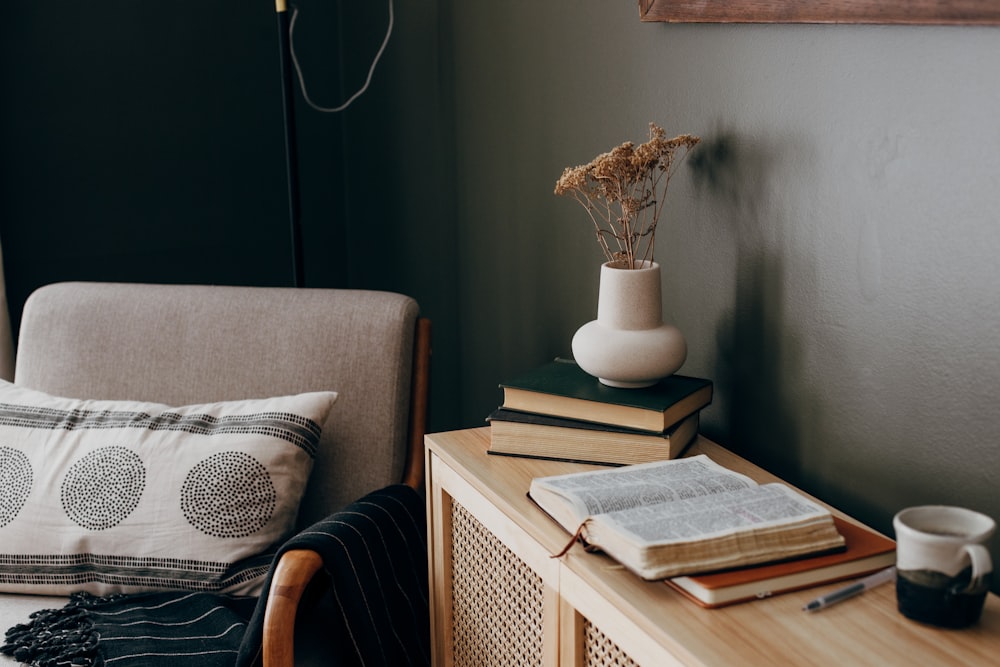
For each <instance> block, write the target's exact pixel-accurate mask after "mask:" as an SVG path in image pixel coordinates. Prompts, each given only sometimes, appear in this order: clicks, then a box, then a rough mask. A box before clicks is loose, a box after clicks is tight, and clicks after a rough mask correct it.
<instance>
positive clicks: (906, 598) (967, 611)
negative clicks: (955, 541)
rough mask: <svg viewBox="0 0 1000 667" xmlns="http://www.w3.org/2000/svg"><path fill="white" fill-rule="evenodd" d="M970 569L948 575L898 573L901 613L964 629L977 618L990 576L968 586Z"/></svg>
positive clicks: (915, 572) (925, 571) (912, 572)
mask: <svg viewBox="0 0 1000 667" xmlns="http://www.w3.org/2000/svg"><path fill="white" fill-rule="evenodd" d="M971 577H972V568H971V567H967V568H965V569H964V570H962V572H961V573H960V574H959V576H958V577H948V576H945V575H944V574H942V573H940V572H934V571H933V570H915V571H908V572H899V573H898V574H897V577H896V600H897V603H898V606H899V611H900V613H901V614H903V616H906V617H907V618H909V619H912V620H914V621H920V622H921V623H930V624H931V625H937V626H940V627H944V628H964V627H968V626H970V625H973V624H975V623H976V622H977V621H979V616H980V615H981V614H982V612H983V604H984V603H985V601H986V594H987V593H988V592H989V577H988V576H987V577H984V578H983V579H982V581H981V583H980V585H979V586H977V587H976V588H974V589H971V590H970V589H969V581H970V579H971Z"/></svg>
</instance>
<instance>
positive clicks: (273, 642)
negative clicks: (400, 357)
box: [262, 317, 431, 667]
mask: <svg viewBox="0 0 1000 667" xmlns="http://www.w3.org/2000/svg"><path fill="white" fill-rule="evenodd" d="M430 357H431V323H430V320H428V319H427V318H423V317H421V318H418V319H417V325H416V330H415V332H414V341H413V371H412V377H411V380H410V382H411V389H410V418H409V433H408V437H407V460H406V465H405V468H404V470H403V477H402V482H403V483H404V484H406V485H408V486H411V487H413V488H414V489H416V490H418V491H420V490H421V489H422V488H423V485H424V434H425V433H426V432H427V414H428V412H429V403H430V400H429V394H430ZM322 566H323V560H322V559H321V558H320V556H319V554H317V553H316V552H314V551H309V550H307V549H295V550H293V551H288V552H286V553H285V554H283V555H282V557H281V559H280V561H279V562H278V564H277V566H276V567H275V571H274V576H273V577H272V580H271V588H270V591H269V593H268V598H267V606H266V608H265V611H264V641H263V644H264V645H263V650H262V653H263V661H264V662H263V664H264V667H292V666H293V665H294V664H295V631H294V629H295V618H296V615H297V612H298V609H299V604H300V602H301V601H302V598H303V595H304V594H305V592H306V589H307V587H308V586H309V584H310V583H311V582H312V581H313V579H314V578H315V577H316V574H317V573H318V572H319V571H320V569H321V568H322Z"/></svg>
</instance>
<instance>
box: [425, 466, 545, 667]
mask: <svg viewBox="0 0 1000 667" xmlns="http://www.w3.org/2000/svg"><path fill="white" fill-rule="evenodd" d="M434 472H435V474H434V477H433V480H432V485H431V493H432V500H431V503H432V517H433V518H432V523H433V528H432V549H434V550H435V552H436V553H435V560H436V561H438V562H437V567H436V568H435V570H434V571H433V572H432V585H433V587H434V592H433V597H432V605H434V607H435V609H434V613H433V615H432V618H433V619H434V627H433V628H432V632H433V634H434V647H435V665H456V666H457V667H511V666H521V665H523V666H525V667H536V666H537V667H555V665H557V664H558V649H559V637H558V613H559V604H558V601H559V597H558V591H557V586H558V572H559V570H558V561H556V560H554V559H551V558H549V554H548V552H547V551H545V550H544V549H542V548H541V547H540V546H539V545H538V544H537V543H535V542H534V541H533V540H532V539H531V538H529V537H528V536H527V535H526V534H525V533H523V531H521V530H520V529H519V528H518V527H517V526H516V525H515V524H514V523H513V522H512V521H510V520H509V519H508V518H507V517H505V516H504V515H503V513H502V512H500V511H498V510H497V508H496V507H495V506H493V505H492V504H490V503H488V502H487V501H486V500H485V499H484V498H483V497H482V496H481V495H479V493H478V492H477V491H475V490H473V489H472V487H470V486H469V485H468V484H467V483H466V482H465V481H464V480H463V479H461V478H459V477H458V476H456V475H454V474H453V473H452V472H451V471H450V470H449V469H443V468H441V467H438V468H435V471H434ZM438 473H440V474H438ZM438 553H439V554H440V555H441V558H440V559H438V556H437V554H438Z"/></svg>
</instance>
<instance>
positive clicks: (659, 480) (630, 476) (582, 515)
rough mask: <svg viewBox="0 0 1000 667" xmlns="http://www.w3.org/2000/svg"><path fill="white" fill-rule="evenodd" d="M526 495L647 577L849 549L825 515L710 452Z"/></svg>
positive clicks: (554, 484) (560, 479) (546, 484)
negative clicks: (716, 459) (728, 465)
mask: <svg viewBox="0 0 1000 667" xmlns="http://www.w3.org/2000/svg"><path fill="white" fill-rule="evenodd" d="M529 495H530V497H531V498H532V500H534V501H535V502H536V503H537V504H538V505H539V506H540V507H541V508H542V509H543V510H544V511H546V512H547V513H548V514H549V515H550V516H551V517H552V518H553V519H555V520H556V521H557V522H559V524H560V525H561V526H562V527H563V528H565V529H566V530H567V531H569V532H570V533H572V534H576V533H577V532H579V533H580V536H581V538H582V539H583V540H584V541H585V542H586V543H587V544H589V545H590V546H592V547H596V548H599V549H601V550H603V551H604V552H605V553H607V554H608V555H609V556H611V557H612V558H614V559H615V560H617V561H618V562H620V563H621V564H622V565H624V566H625V567H627V568H628V569H630V570H632V571H633V572H634V573H636V574H637V575H639V576H640V577H642V578H643V579H663V578H665V577H674V576H677V575H682V574H692V573H698V572H711V571H714V570H722V569H726V568H732V567H740V566H744V565H753V564H756V563H764V562H769V561H777V560H783V559H788V558H795V557H798V556H804V555H807V554H814V553H819V552H824V551H832V550H836V549H843V548H844V538H843V537H841V535H840V533H839V532H838V531H837V528H836V526H835V525H834V522H833V516H832V515H831V514H830V512H829V511H828V510H827V509H825V508H823V507H821V506H820V505H817V504H816V503H814V502H813V501H811V500H809V499H808V498H806V497H805V496H803V495H802V494H800V493H798V492H796V491H793V490H792V489H791V488H789V487H787V486H785V485H784V484H762V485H758V484H757V483H756V482H754V481H753V480H752V479H750V478H749V477H747V476H745V475H741V474H739V473H737V472H733V471H731V470H728V469H726V468H724V467H722V466H720V465H719V464H717V463H715V462H714V461H712V460H711V459H710V458H708V457H707V456H705V455H704V454H702V455H699V456H693V457H690V458H684V459H675V460H672V461H659V462H656V463H644V464H639V465H631V466H626V467H624V468H615V469H611V470H600V471H596V472H583V473H572V474H569V475H557V476H554V477H538V478H535V479H533V480H532V481H531V488H530V490H529Z"/></svg>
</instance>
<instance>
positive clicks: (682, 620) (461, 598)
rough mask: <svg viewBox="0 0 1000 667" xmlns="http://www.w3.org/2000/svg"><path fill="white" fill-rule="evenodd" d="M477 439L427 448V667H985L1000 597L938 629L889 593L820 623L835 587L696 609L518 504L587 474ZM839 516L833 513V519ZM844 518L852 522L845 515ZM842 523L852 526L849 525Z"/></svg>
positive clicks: (756, 473) (726, 455)
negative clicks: (816, 603) (534, 487)
mask: <svg viewBox="0 0 1000 667" xmlns="http://www.w3.org/2000/svg"><path fill="white" fill-rule="evenodd" d="M489 438H490V432H489V429H488V428H480V429H470V430H465V431H453V432H449V433H436V434H432V435H428V436H427V437H426V444H427V452H426V457H427V492H428V498H427V512H428V528H429V537H430V540H429V551H430V553H429V560H430V583H431V633H432V644H433V655H434V664H435V665H463V666H464V665H470V666H471V665H476V666H480V665H496V666H498V667H501V666H502V667H507V666H508V665H545V666H555V665H588V666H603V665H606V666H609V667H610V666H615V667H618V666H624V665H648V666H650V667H654V666H655V667H661V666H664V665H726V666H729V665H766V666H768V667H770V666H772V665H836V666H838V667H839V666H841V665H894V664H898V665H907V666H910V665H915V664H919V665H995V664H998V661H1000V599H998V598H997V596H995V595H990V596H989V598H988V599H987V603H986V608H985V609H984V611H983V617H982V620H981V621H980V623H979V624H978V625H977V626H975V627H973V628H969V629H965V630H958V631H955V630H940V629H937V628H932V627H928V626H924V625H920V624H918V623H914V622H912V621H909V620H907V619H905V618H904V617H902V616H901V615H900V614H899V613H898V612H897V611H896V601H895V593H894V590H893V587H892V586H891V585H887V586H882V587H880V588H877V589H875V590H873V591H869V592H867V593H865V594H863V595H861V596H859V597H857V598H854V599H852V600H850V601H848V602H844V603H843V604H839V605H836V606H834V607H831V608H829V609H825V610H823V611H821V612H817V613H806V612H803V611H802V606H803V605H804V604H805V603H806V602H807V601H808V600H810V599H812V598H814V597H815V596H816V595H818V594H820V593H822V592H826V591H830V590H834V589H836V588H837V587H838V586H839V585H842V584H832V585H827V586H821V587H817V588H812V589H808V590H804V591H798V592H793V593H786V594H783V595H778V596H775V597H773V598H769V599H765V600H757V601H753V602H748V603H743V604H738V605H733V606H730V607H724V608H721V609H702V608H701V607H699V606H697V605H695V604H693V603H692V602H690V601H688V600H687V599H685V598H683V597H682V596H681V595H680V594H678V593H677V592H675V591H674V590H673V589H671V588H669V587H668V586H667V585H665V584H663V583H659V582H646V581H642V580H641V579H639V578H638V577H636V576H634V575H633V574H631V573H630V572H628V571H626V570H624V569H623V568H622V567H620V566H619V565H618V564H617V563H615V562H614V561H613V560H611V559H609V558H607V557H606V556H604V555H603V554H593V553H586V552H584V551H583V550H582V549H580V548H579V547H574V548H573V549H572V550H571V551H570V552H569V553H568V554H567V555H566V556H564V557H562V558H560V559H556V558H552V557H551V554H554V553H557V552H558V551H560V550H561V549H562V547H564V546H565V545H566V543H567V542H568V541H569V535H568V534H567V533H566V532H564V531H563V530H562V529H561V528H560V527H559V526H558V525H557V524H556V523H555V522H554V521H552V520H551V519H549V517H547V516H546V515H545V514H544V513H543V512H542V511H541V510H539V509H538V508H537V507H536V506H535V505H534V504H533V503H532V502H531V500H529V499H528V498H527V490H528V485H529V483H530V481H531V479H532V478H533V477H538V476H544V475H557V474H562V473H568V472H577V471H580V470H586V469H588V468H593V467H595V466H586V465H582V464H576V463H567V462H559V461H542V460H535V459H526V458H514V457H504V456H491V455H488V454H487V453H486V449H487V448H488V446H489ZM689 452H690V453H691V454H698V453H704V454H707V455H709V456H710V457H711V458H713V459H715V460H716V461H717V462H719V463H721V464H722V465H725V466H727V467H730V468H733V469H735V470H738V471H740V472H743V473H745V474H747V475H749V476H750V477H752V478H754V479H756V480H757V481H759V482H768V481H775V480H776V478H775V477H774V476H773V475H770V474H769V473H767V472H765V471H763V470H761V469H760V468H758V467H756V466H754V465H752V464H750V463H749V462H747V461H746V460H745V459H742V458H740V457H738V456H736V455H734V454H732V453H731V452H729V451H727V450H725V449H724V448H722V447H720V446H719V445H717V444H715V443H713V442H711V441H709V440H707V439H705V438H701V437H699V439H698V440H697V441H696V442H695V443H694V445H692V447H691V449H690V450H689ZM834 512H835V513H837V514H838V515H839V516H844V515H843V514H842V513H840V512H837V511H836V510H834ZM845 518H848V519H849V517H845ZM849 520H852V519H849Z"/></svg>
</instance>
